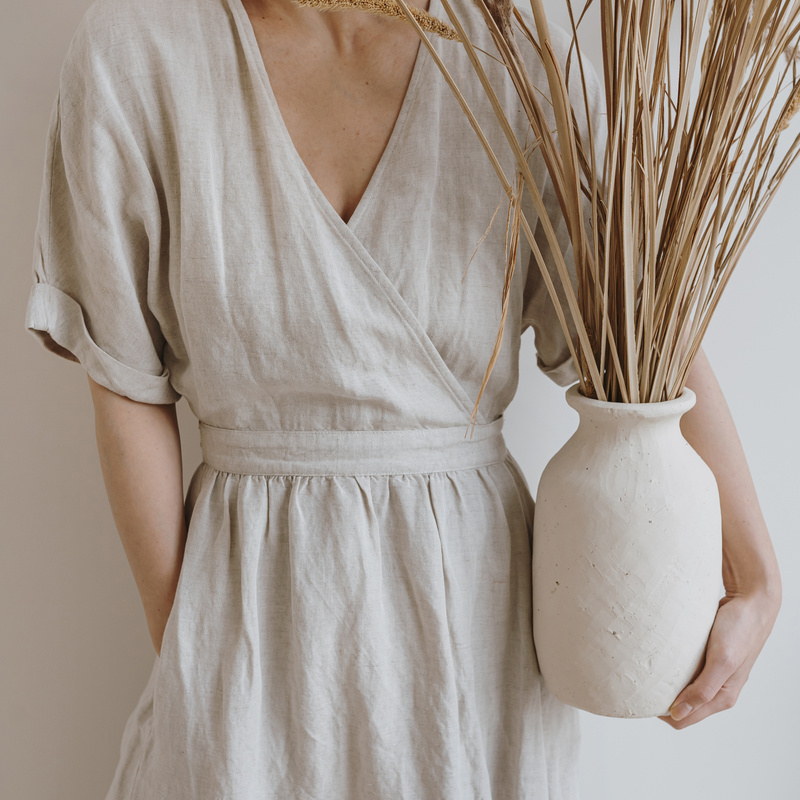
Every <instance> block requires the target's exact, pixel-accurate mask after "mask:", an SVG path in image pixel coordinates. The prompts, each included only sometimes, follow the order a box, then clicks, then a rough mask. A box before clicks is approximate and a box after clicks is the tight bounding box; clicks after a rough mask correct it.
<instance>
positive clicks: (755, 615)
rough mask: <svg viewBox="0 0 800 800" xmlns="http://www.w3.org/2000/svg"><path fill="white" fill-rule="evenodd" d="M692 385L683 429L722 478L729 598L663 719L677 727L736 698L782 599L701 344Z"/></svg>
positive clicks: (735, 438)
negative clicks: (696, 666) (699, 661)
mask: <svg viewBox="0 0 800 800" xmlns="http://www.w3.org/2000/svg"><path fill="white" fill-rule="evenodd" d="M687 386H688V387H689V388H690V389H692V390H693V391H694V393H695V395H696V396H697V402H696V405H695V406H694V408H692V409H691V410H690V411H688V412H687V413H686V414H684V416H683V418H682V419H681V429H682V431H683V435H684V436H685V437H686V440H687V441H688V442H689V444H691V445H692V447H693V448H694V449H695V450H696V451H697V452H698V453H699V455H700V456H701V458H702V459H703V460H704V461H705V462H706V464H708V466H709V467H710V468H711V471H712V472H713V473H714V477H715V478H716V479H717V486H718V487H719V494H720V505H721V507H722V578H723V581H724V584H725V596H724V597H723V599H722V600H721V601H720V605H719V609H718V610H717V616H716V619H715V620H714V625H713V627H712V629H711V633H710V635H709V637H708V645H707V647H706V654H705V660H704V663H703V667H702V669H701V671H700V673H699V675H697V676H696V677H695V679H694V680H693V681H692V682H691V683H690V684H689V685H688V686H686V687H685V688H684V689H683V690H682V691H681V692H680V694H679V695H678V697H676V698H675V701H674V702H673V704H672V707H671V709H670V715H669V716H667V717H662V719H664V721H665V722H668V723H669V724H670V725H671V726H672V727H673V728H677V729H679V730H680V729H682V728H686V727H688V726H689V725H694V724H695V723H697V722H700V720H703V719H705V718H706V717H708V716H709V715H711V714H716V713H717V712H719V711H724V710H725V709H726V708H731V707H732V706H733V705H734V704H735V703H736V700H737V698H738V697H739V693H740V692H741V690H742V687H743V686H744V684H745V682H746V681H747V679H748V677H749V675H750V670H751V669H752V667H753V664H754V663H755V661H756V659H757V658H758V655H759V653H760V652H761V650H762V648H763V647H764V644H765V642H766V640H767V637H768V636H769V635H770V632H771V631H772V627H773V625H774V623H775V619H776V617H777V615H778V610H779V608H780V605H781V578H780V572H779V570H778V562H777V559H776V558H775V551H774V549H773V547H772V541H771V540H770V537H769V533H768V532H767V526H766V523H765V522H764V516H763V514H762V513H761V507H760V505H759V502H758V498H757V496H756V490H755V486H754V485H753V479H752V477H751V475H750V470H749V468H748V466H747V460H746V459H745V455H744V451H743V449H742V445H741V442H740V441H739V435H738V434H737V433H736V427H735V425H734V424H733V419H732V418H731V414H730V411H729V410H728V404H727V403H726V402H725V398H724V397H723V395H722V390H721V389H720V387H719V384H718V383H717V379H716V378H715V377H714V373H713V371H712V369H711V365H710V364H709V363H708V359H707V358H706V356H705V354H704V353H703V351H702V350H700V352H699V354H698V357H697V360H696V361H695V364H694V366H693V368H692V370H691V372H690V374H689V380H688V381H687Z"/></svg>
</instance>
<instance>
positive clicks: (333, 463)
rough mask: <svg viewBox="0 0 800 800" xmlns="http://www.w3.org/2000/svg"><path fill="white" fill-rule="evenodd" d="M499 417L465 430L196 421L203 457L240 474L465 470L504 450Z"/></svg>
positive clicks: (501, 457) (492, 459) (488, 461)
mask: <svg viewBox="0 0 800 800" xmlns="http://www.w3.org/2000/svg"><path fill="white" fill-rule="evenodd" d="M502 427H503V417H502V416H501V417H498V419H496V420H495V421H494V422H490V423H487V424H484V425H475V426H474V428H473V429H470V430H469V431H468V427H467V424H466V423H465V424H464V425H459V426H457V427H454V428H414V429H407V430H369V431H338V430H321V431H288V430H284V431H249V430H232V429H229V428H215V427H213V426H211V425H206V424H205V423H203V422H201V423H200V447H201V449H202V452H203V461H205V463H206V464H208V465H209V466H211V467H213V468H214V469H217V470H219V471H220V472H233V473H240V474H246V475H394V474H403V473H413V472H444V471H449V470H457V469H470V468H473V467H482V466H485V465H487V464H492V463H494V462H496V461H503V460H504V459H505V457H506V455H507V452H508V451H507V449H506V444H505V440H504V439H503V434H502Z"/></svg>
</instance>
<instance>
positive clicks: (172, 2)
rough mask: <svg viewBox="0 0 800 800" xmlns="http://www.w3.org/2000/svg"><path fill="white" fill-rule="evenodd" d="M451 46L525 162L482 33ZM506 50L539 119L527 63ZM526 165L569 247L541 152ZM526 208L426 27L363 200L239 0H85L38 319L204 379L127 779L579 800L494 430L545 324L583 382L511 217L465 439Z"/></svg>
mask: <svg viewBox="0 0 800 800" xmlns="http://www.w3.org/2000/svg"><path fill="white" fill-rule="evenodd" d="M459 9H460V10H461V11H462V13H463V15H464V18H465V20H466V23H467V29H468V31H470V33H471V34H472V35H473V36H474V37H475V40H476V42H478V43H479V44H481V46H483V47H484V49H486V50H490V49H491V44H490V42H489V38H488V35H487V34H486V33H485V32H484V31H483V30H482V23H481V22H480V20H479V19H478V17H477V14H476V12H475V11H474V10H473V9H472V5H471V3H467V2H464V3H461V4H459ZM430 10H431V13H433V14H435V15H437V16H439V17H442V18H443V17H444V16H445V14H444V12H443V10H442V8H441V6H440V3H439V0H432V2H431V8H430ZM523 13H527V14H529V13H530V12H529V11H525V9H523ZM529 22H530V24H531V27H532V20H529ZM398 24H400V23H398ZM556 34H557V35H556V37H555V42H556V45H557V47H558V49H559V52H560V53H561V55H562V56H564V57H566V41H567V40H566V36H565V35H564V34H563V32H559V31H558V29H556ZM431 41H432V43H433V45H434V47H435V48H436V50H437V52H439V53H440V54H441V55H442V57H443V59H444V60H445V62H446V63H447V64H448V67H449V68H450V70H451V72H452V73H453V75H454V76H455V78H456V79H457V80H458V81H459V82H460V85H461V86H462V90H463V92H464V94H465V96H466V98H467V100H468V101H469V103H470V104H471V106H472V108H473V110H474V111H475V113H476V116H477V117H478V119H479V120H480V121H481V123H482V124H483V125H484V129H485V131H486V134H487V137H488V138H489V140H490V141H491V143H492V145H493V147H494V148H495V150H496V152H497V153H498V155H499V156H500V158H501V161H502V163H503V165H504V169H506V173H507V174H508V175H509V176H513V174H514V164H513V158H512V156H511V155H510V152H509V150H508V148H507V147H506V145H505V142H504V139H503V134H502V131H501V129H500V128H499V126H498V125H497V123H496V122H495V120H494V117H493V114H492V110H491V108H490V106H489V104H488V101H487V100H486V99H485V97H484V95H483V94H482V90H481V89H480V86H479V84H478V81H477V80H476V79H475V76H474V74H473V73H472V72H471V67H470V65H469V62H468V61H467V58H466V55H465V54H464V52H463V50H462V49H461V46H460V45H459V44H458V43H455V42H449V41H445V40H442V39H438V38H436V37H433V38H432V39H431ZM529 66H530V71H531V75H532V76H533V77H534V79H535V80H536V81H537V82H539V83H540V85H541V86H542V87H543V91H546V80H545V77H544V73H543V70H542V68H541V66H540V65H539V64H538V61H537V60H536V59H535V57H534V56H533V53H532V52H531V53H530V62H529ZM487 69H488V70H489V73H490V76H491V78H492V80H493V81H494V83H495V85H496V86H497V87H498V91H499V94H500V97H501V101H502V102H503V103H504V104H505V108H506V110H507V113H508V114H509V116H510V118H511V119H512V122H513V124H514V126H516V129H517V131H518V134H519V135H520V136H522V137H523V138H524V136H525V133H524V131H525V122H524V118H523V116H522V112H521V109H520V108H519V104H518V101H517V99H516V96H515V94H514V92H513V88H512V86H511V85H510V81H508V79H507V77H506V76H505V75H504V74H503V71H502V69H501V68H500V67H499V66H498V65H497V64H494V63H493V62H489V61H488V60H487ZM589 79H590V88H591V92H590V93H589V97H590V106H589V108H590V110H591V113H592V114H596V115H599V114H600V108H599V101H598V98H599V96H600V93H599V87H598V85H597V83H596V77H595V76H594V75H593V74H592V73H590V75H589ZM592 81H593V83H592ZM595 122H596V123H597V120H595ZM531 166H532V169H533V170H534V175H535V176H537V179H540V181H541V184H540V185H541V187H542V191H543V192H544V195H545V199H546V202H547V204H548V208H549V209H551V210H552V214H551V215H549V216H550V217H551V219H552V220H553V225H554V226H555V227H556V231H557V233H558V235H559V237H560V241H561V242H563V246H564V251H565V252H566V253H567V254H569V245H568V240H567V237H566V231H565V228H564V225H563V222H561V221H560V219H561V216H560V212H559V211H558V206H557V203H556V201H555V198H554V195H553V191H552V186H551V185H550V183H549V180H548V178H547V175H546V171H545V168H544V165H543V162H542V160H541V157H540V156H539V155H538V153H537V152H536V151H535V150H534V151H533V153H532V155H531ZM498 208H499V211H498ZM496 212H497V214H496ZM528 212H529V219H532V220H535V219H536V215H535V213H534V212H533V210H532V209H528ZM495 214H496V217H495ZM505 214H506V204H505V200H504V194H503V190H502V188H501V186H500V183H499V181H498V180H497V177H496V175H495V173H494V171H493V169H492V167H491V165H490V163H489V160H488V159H487V157H486V155H485V153H484V151H483V149H482V148H481V145H480V143H479V141H478V139H477V137H476V136H475V134H474V132H473V130H472V129H471V128H470V126H469V123H468V122H467V120H466V117H465V116H464V114H463V112H462V110H461V109H460V107H459V106H458V104H457V103H456V101H455V99H454V97H453V95H452V93H451V91H450V89H449V88H448V87H447V85H446V83H445V82H444V80H443V79H442V77H441V74H440V72H439V70H438V68H437V67H436V65H435V63H434V62H433V60H432V58H431V56H430V54H429V53H428V51H427V50H426V49H425V48H424V47H422V46H420V49H419V51H418V55H417V59H416V62H415V65H414V70H413V74H412V77H411V81H410V85H409V87H408V91H407V94H406V96H405V99H404V101H403V105H402V108H401V110H400V113H399V117H398V118H397V121H396V125H395V127H394V129H393V132H392V134H391V138H390V140H389V143H388V145H387V147H386V149H385V151H384V153H383V155H382V157H381V159H380V162H379V163H378V166H377V168H376V170H375V172H374V174H373V176H372V178H371V180H370V182H369V185H368V188H367V189H366V192H365V194H364V195H363V197H362V199H361V201H360V203H359V204H358V207H357V209H356V210H355V212H354V213H353V215H352V217H351V218H350V219H349V220H348V221H347V222H346V223H345V222H344V221H343V220H342V218H341V217H339V216H338V214H337V213H336V211H335V210H334V209H333V207H332V206H331V205H330V203H329V202H328V201H327V200H326V198H325V196H324V195H323V193H322V192H321V190H320V189H319V188H318V186H317V185H316V184H315V182H314V180H313V178H312V177H311V175H310V173H309V172H308V170H307V169H306V168H305V166H304V164H303V162H302V160H301V159H300V157H299V155H298V153H297V151H296V150H295V148H294V146H293V144H292V141H291V138H290V136H289V134H288V131H287V128H286V126H285V125H284V123H283V120H282V117H281V114H280V111H279V108H278V106H277V103H276V101H275V97H274V95H273V93H272V91H271V88H270V84H269V79H268V76H267V72H266V69H265V65H264V62H263V60H262V57H261V55H260V52H259V49H258V44H257V42H256V38H255V35H254V31H253V28H252V26H251V24H250V21H249V18H248V16H247V14H246V12H245V10H244V8H243V6H242V4H241V0H135V2H134V0H98V1H97V2H95V3H94V4H93V5H92V6H91V7H90V8H89V9H88V11H87V12H86V13H85V15H84V17H83V18H82V20H81V22H80V25H79V27H78V29H77V31H76V32H75V34H74V36H73V38H72V40H71V43H70V46H69V50H68V52H67V56H66V59H65V61H64V64H63V67H62V70H61V74H60V80H59V88H58V94H57V98H56V101H55V103H54V105H53V111H52V115H51V119H50V126H49V132H48V135H47V150H46V159H45V168H44V183H43V189H42V194H41V202H40V207H39V217H38V225H37V229H36V237H35V255H34V265H33V272H34V284H33V286H32V287H31V293H30V296H29V300H28V306H27V312H26V320H25V324H26V328H27V329H29V330H30V331H31V332H32V334H33V335H34V336H35V337H37V339H38V340H40V341H41V343H42V344H43V345H44V346H45V347H46V348H47V349H49V350H51V351H53V352H54V353H56V354H58V355H60V356H62V357H64V358H68V359H71V360H74V361H77V362H79V363H80V364H81V365H82V366H83V367H84V368H85V370H86V371H87V372H88V373H89V375H91V376H92V377H93V378H94V379H95V380H96V381H97V382H99V383H101V384H103V385H104V386H106V387H108V388H109V389H111V390H113V391H115V392H117V393H119V394H121V395H124V396H127V397H129V398H131V399H133V400H136V401H139V402H143V403H162V404H163V403H173V402H175V401H177V400H178V399H179V398H181V397H184V398H185V399H186V401H187V403H188V404H189V406H190V408H191V410H192V412H193V413H194V415H195V416H196V417H197V420H198V425H199V434H200V442H201V447H202V456H203V460H202V462H201V463H200V464H199V465H198V466H197V468H196V470H195V471H194V473H193V475H192V477H191V481H190V484H189V488H188V492H187V494H186V498H185V509H186V519H187V522H188V537H187V542H186V550H185V555H184V559H183V564H182V568H181V573H180V578H179V581H178V586H177V593H176V596H175V601H174V605H173V608H172V611H171V614H170V616H169V619H168V622H167V625H166V629H165V632H164V639H163V645H162V650H161V654H160V657H156V658H155V661H154V665H153V668H152V672H151V673H150V677H149V680H148V682H147V684H146V686H145V687H144V689H143V692H142V694H141V697H140V700H139V701H138V704H137V705H136V707H135V708H134V709H133V711H132V713H131V716H130V718H129V720H128V722H127V724H126V726H125V729H124V731H123V733H122V741H121V752H120V759H119V763H118V765H117V768H116V772H115V775H114V777H113V783H112V785H111V786H110V788H109V790H108V794H107V800H223V799H224V800H272V799H273V798H274V800H312V799H313V800H367V798H371V799H372V798H374V799H375V800H399V799H400V798H409V799H410V800H490V798H491V799H492V800H534V799H536V800H542V799H543V798H550V800H567V799H568V798H574V797H576V796H577V755H578V744H579V727H578V719H577V713H578V712H577V711H576V710H575V709H572V708H569V707H567V706H564V705H562V704H561V703H560V702H559V701H557V700H556V699H555V698H553V697H552V696H551V695H550V694H549V693H548V691H547V689H546V687H545V686H544V684H543V683H542V680H541V677H540V674H539V672H538V669H537V661H536V653H535V649H534V644H533V638H532V630H531V619H532V617H531V569H530V558H531V531H532V520H533V513H534V504H533V500H532V498H531V494H530V491H529V488H528V485H527V483H526V480H525V478H524V476H523V475H522V473H521V472H520V470H519V468H518V466H517V463H516V462H515V460H514V458H513V456H512V455H511V454H510V453H509V451H508V448H507V446H506V443H505V441H504V438H503V435H502V425H503V411H504V409H505V408H506V407H507V405H508V403H509V402H510V401H511V399H512V397H513V396H514V392H515V389H516V386H517V381H518V355H519V344H520V337H521V335H522V333H523V332H524V331H526V330H527V329H528V328H533V329H534V331H535V342H536V351H537V360H538V366H539V368H540V369H542V370H544V371H545V372H546V373H547V374H548V375H549V376H550V377H551V378H552V379H553V380H554V381H556V382H557V383H559V384H561V385H566V384H568V383H570V382H572V381H573V380H575V379H576V375H575V373H574V370H573V368H572V365H571V363H570V361H569V353H568V350H567V346H566V342H565V338H564V336H563V334H562V333H561V330H560V328H559V326H558V323H557V321H556V317H555V314H554V311H553V307H552V303H551V301H550V300H549V297H548V295H547V293H546V291H545V288H544V285H543V281H542V279H541V274H540V272H539V269H538V268H537V267H536V265H535V263H534V262H533V261H531V251H530V247H529V245H527V244H526V243H525V241H524V239H523V242H522V245H521V247H520V252H519V254H518V262H517V264H516V269H515V273H514V277H513V281H512V288H511V300H510V307H509V311H508V318H507V322H506V326H505V335H504V339H503V344H502V349H501V351H500V355H499V358H498V360H497V363H496V365H495V367H494V371H493V373H492V376H491V379H490V381H489V383H488V386H487V389H486V392H485V394H484V396H483V398H482V400H481V404H480V406H479V414H478V419H477V424H476V425H475V427H474V430H471V435H470V434H469V433H468V422H469V417H470V413H471V411H472V408H473V404H474V402H475V399H476V397H477V392H478V388H479V386H480V383H481V381H482V378H483V375H484V371H485V368H486V365H487V363H488V359H489V356H490V354H491V352H492V348H493V346H494V342H495V337H496V333H497V329H498V325H499V321H500V313H501V292H502V286H503V270H504V265H505V251H506V230H505V229H506V225H505ZM493 217H494V222H492V220H493ZM490 223H491V225H490ZM487 229H488V231H487ZM536 236H537V239H540V240H541V244H542V246H543V249H544V251H545V253H546V254H547V258H548V263H551V262H552V259H550V256H549V251H548V249H547V247H546V243H545V240H544V237H543V235H542V232H541V230H540V227H539V226H538V225H537V227H536Z"/></svg>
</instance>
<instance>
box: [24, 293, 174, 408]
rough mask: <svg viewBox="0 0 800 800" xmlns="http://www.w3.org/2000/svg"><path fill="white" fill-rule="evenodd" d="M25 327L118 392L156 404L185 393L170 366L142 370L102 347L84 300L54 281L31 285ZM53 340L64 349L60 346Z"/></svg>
mask: <svg viewBox="0 0 800 800" xmlns="http://www.w3.org/2000/svg"><path fill="white" fill-rule="evenodd" d="M25 327H26V329H27V330H29V331H30V332H31V334H32V335H34V336H35V337H36V338H37V340H38V341H39V342H41V343H42V345H43V346H44V347H46V348H47V349H48V350H49V351H50V352H52V353H55V354H56V355H59V356H61V357H62V358H65V359H67V360H74V361H77V362H79V363H80V364H81V365H82V366H83V368H84V369H85V370H86V372H87V373H88V374H89V375H90V376H91V377H92V378H93V379H94V380H95V381H96V382H97V383H99V384H101V385H102V386H105V387H106V388H107V389H110V390H111V391H113V392H116V393H117V394H121V395H124V396H125V397H129V398H130V399H131V400H136V401H138V402H140V403H154V404H166V403H174V402H176V401H177V400H179V399H180V397H181V395H180V393H179V392H177V391H176V390H175V389H174V388H173V386H172V384H170V382H169V370H167V369H166V368H165V369H164V371H163V372H162V373H161V374H160V375H153V374H151V373H148V372H142V371H141V370H139V369H136V368H134V367H130V366H128V365H127V364H123V363H122V362H121V361H118V360H117V359H116V358H114V357H113V356H110V355H109V354H108V353H106V352H105V351H104V350H103V349H101V348H100V347H98V345H97V344H96V343H95V342H94V341H93V339H92V337H91V336H90V334H89V330H88V329H87V327H86V322H85V320H84V317H83V309H82V308H81V306H80V304H79V303H78V302H76V301H75V300H74V299H73V298H72V297H70V296H69V295H68V294H66V293H65V292H62V291H61V290H60V289H57V288H56V287H55V286H53V285H51V284H48V283H43V282H39V283H35V284H34V285H33V286H32V287H31V292H30V295H29V297H28V306H27V309H26V312H25ZM53 343H55V344H56V345H58V346H59V347H60V348H63V349H62V350H56V349H55V348H54V347H53ZM64 350H66V351H68V353H65V352H64ZM69 354H72V355H73V356H74V358H72V359H70V357H69Z"/></svg>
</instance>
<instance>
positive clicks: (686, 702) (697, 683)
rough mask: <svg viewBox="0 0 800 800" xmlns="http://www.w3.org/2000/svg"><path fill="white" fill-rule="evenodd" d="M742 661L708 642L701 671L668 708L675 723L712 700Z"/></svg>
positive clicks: (739, 657) (731, 653)
mask: <svg viewBox="0 0 800 800" xmlns="http://www.w3.org/2000/svg"><path fill="white" fill-rule="evenodd" d="M742 660H743V659H742V657H741V656H739V655H738V654H737V653H736V652H735V651H734V650H732V649H727V650H726V649H723V648H719V647H714V646H713V644H712V643H711V642H709V647H708V653H707V654H706V663H705V665H704V667H703V669H702V671H701V672H700V674H699V675H698V676H697V678H696V679H695V680H694V681H693V682H692V683H690V684H689V685H688V686H687V687H686V688H685V689H684V690H683V691H682V692H681V693H680V694H679V695H678V696H677V697H676V698H675V700H674V702H673V703H672V705H671V706H670V709H669V711H670V716H671V717H672V719H673V720H675V721H676V722H679V721H680V720H682V719H686V718H687V717H688V716H689V715H690V714H693V713H694V712H695V711H697V709H699V708H701V707H702V706H704V705H706V704H707V703H710V702H711V701H712V700H714V698H715V697H716V696H717V694H718V693H719V692H720V690H721V689H722V687H723V686H724V685H725V683H726V682H727V681H728V680H729V679H730V677H731V676H732V675H733V674H734V673H735V672H736V671H737V670H738V669H739V667H740V666H741V665H742ZM737 694H738V692H737ZM712 713H713V712H712Z"/></svg>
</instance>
